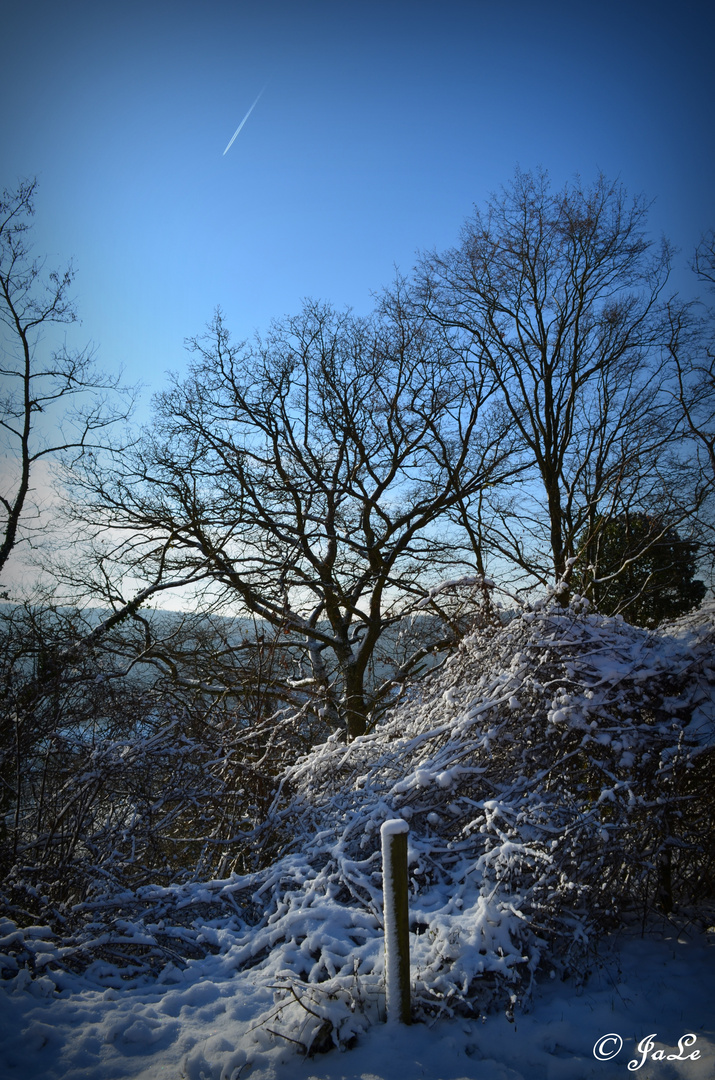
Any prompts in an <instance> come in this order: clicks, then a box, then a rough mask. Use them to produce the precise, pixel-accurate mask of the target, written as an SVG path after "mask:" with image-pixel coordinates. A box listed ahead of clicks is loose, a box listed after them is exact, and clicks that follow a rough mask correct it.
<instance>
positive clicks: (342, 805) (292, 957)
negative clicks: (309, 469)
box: [0, 602, 715, 1080]
mask: <svg viewBox="0 0 715 1080" xmlns="http://www.w3.org/2000/svg"><path fill="white" fill-rule="evenodd" d="M714 640H715V605H710V607H709V609H707V610H703V611H701V612H700V613H698V614H697V616H693V617H689V618H688V619H686V620H680V621H679V622H678V623H677V624H673V626H671V627H666V628H665V629H664V630H662V631H658V632H657V633H649V632H647V631H642V630H639V629H637V628H634V627H629V626H628V625H627V624H626V623H624V622H623V621H622V620H616V619H612V620H608V619H605V618H602V617H600V616H597V615H595V614H589V613H588V612H585V613H584V612H583V611H581V610H579V611H578V612H576V611H569V610H567V609H562V608H560V607H559V606H556V607H554V606H553V605H550V604H549V603H548V602H547V603H545V604H544V605H542V606H541V607H539V608H538V609H537V610H534V611H532V612H527V613H526V614H525V615H523V616H522V617H521V618H518V617H515V618H514V619H513V620H512V621H510V622H509V624H508V625H507V626H505V627H502V628H501V629H498V630H494V629H492V630H489V631H484V632H483V633H479V632H478V633H476V634H475V635H474V636H473V637H472V638H470V639H467V640H466V641H465V642H463V644H462V646H461V647H460V649H459V650H458V652H456V653H455V655H454V656H452V657H451V658H450V659H448V660H447V661H446V662H445V664H444V665H443V666H442V668H441V669H439V670H438V671H436V672H435V673H433V675H431V676H430V677H429V678H428V679H427V680H425V681H424V682H423V683H421V684H419V685H418V686H416V687H413V688H412V689H410V690H408V691H407V692H406V693H405V694H404V695H403V697H402V699H401V700H400V702H398V703H397V704H396V705H395V707H394V709H393V710H392V711H391V714H390V716H389V717H388V719H387V721H386V722H385V723H384V724H383V725H381V726H380V727H378V728H376V729H375V730H374V731H372V732H370V733H369V734H368V735H366V736H363V737H361V738H359V739H356V740H354V741H353V742H352V743H351V744H350V745H349V746H347V747H346V746H345V744H344V743H342V742H341V741H340V739H339V737H333V738H331V739H329V740H328V741H327V742H326V743H325V744H323V745H322V746H319V747H316V748H315V749H314V750H313V751H312V752H311V753H310V754H308V755H306V757H305V758H303V759H301V760H300V761H298V762H297V763H296V765H295V766H294V767H293V768H292V769H290V770H288V772H287V773H286V774H285V776H284V777H283V780H284V783H282V784H281V788H280V790H279V794H278V795H277V797H276V801H275V803H274V805H273V807H272V809H271V811H270V814H269V819H268V822H267V827H266V828H267V831H268V832H269V833H270V836H272V837H273V838H275V837H280V838H282V839H281V841H280V844H278V842H277V841H276V840H275V839H273V840H271V843H273V844H274V847H273V848H272V849H271V850H272V851H273V852H274V855H272V856H271V860H266V859H264V860H263V863H260V864H259V863H257V864H256V865H259V866H260V869H257V870H256V871H255V872H253V873H246V874H244V875H239V874H232V875H231V876H230V877H228V878H226V879H214V880H199V881H185V882H183V883H177V884H174V885H169V886H166V885H164V886H159V885H151V884H149V885H143V886H142V887H141V888H138V889H137V890H136V891H135V892H132V891H131V890H127V889H121V890H120V891H118V892H115V893H112V892H111V890H110V889H109V888H108V887H105V886H104V885H103V883H102V882H99V883H98V885H97V891H96V893H93V894H92V895H91V896H90V897H88V898H87V899H86V900H83V901H82V902H81V903H77V904H75V905H74V906H73V907H72V908H71V909H70V908H67V909H66V911H65V913H64V915H63V914H62V913H61V912H60V913H57V912H54V909H51V907H50V906H47V905H45V906H44V907H42V905H41V903H40V898H38V899H37V905H38V906H37V910H36V912H35V913H34V914H33V915H32V916H29V915H28V916H27V917H26V918H25V919H24V921H25V922H27V923H28V925H24V926H23V925H22V921H23V917H22V912H20V911H19V909H17V908H15V909H13V910H12V911H9V912H8V914H12V916H13V917H12V918H9V917H8V918H2V919H0V967H2V981H1V982H0V1047H1V1049H0V1080H13V1078H15V1077H17V1078H18V1080H20V1078H22V1080H40V1078H42V1080H45V1078H47V1080H80V1078H82V1080H132V1078H143V1080H154V1078H159V1077H170V1078H172V1080H245V1077H247V1076H250V1077H255V1078H256V1080H283V1078H285V1080H288V1077H289V1076H290V1077H291V1078H293V1077H297V1078H298V1080H301V1078H302V1080H310V1078H315V1080H338V1078H348V1077H361V1080H371V1078H372V1080H397V1078H398V1077H399V1078H400V1080H402V1078H403V1077H412V1076H415V1077H419V1076H426V1077H429V1078H432V1080H462V1078H466V1077H477V1076H478V1077H479V1078H480V1080H522V1078H523V1080H526V1078H527V1077H529V1078H530V1080H531V1078H534V1080H562V1078H563V1080H571V1078H574V1080H581V1078H585V1080H588V1078H591V1077H593V1078H599V1080H600V1078H603V1080H612V1078H615V1077H618V1076H625V1075H626V1074H627V1073H628V1072H629V1071H630V1072H636V1073H638V1074H639V1075H641V1076H644V1077H646V1076H647V1077H648V1078H649V1080H678V1078H682V1080H706V1078H711V1077H712V1076H713V1075H715V1027H714V1017H715V1009H714V1008H713V1005H714V1004H715V964H713V959H714V958H715V954H714V953H713V946H714V945H715V914H714V913H713V912H712V911H709V910H708V909H707V907H706V906H705V904H704V899H705V897H704V895H703V893H702V888H701V885H700V884H699V882H706V883H707V882H708V881H709V882H710V884H711V883H712V876H711V877H710V878H708V876H707V875H708V873H710V874H711V870H709V869H708V866H709V865H710V864H707V862H706V861H704V860H705V856H704V855H703V851H705V850H706V847H707V845H703V844H702V842H701V841H702V839H703V837H704V836H705V835H706V830H707V828H709V827H711V825H710V826H708V825H707V824H706V820H707V819H706V815H707V813H708V807H709V806H711V803H710V802H709V801H708V799H709V797H708V798H706V796H707V790H708V789H707V785H708V783H710V780H711V778H712V773H711V771H708V769H709V768H711V766H709V764H708V763H709V762H711V761H712V748H713V745H715V704H714V703H715V676H714V674H713V668H712V655H713V641H714ZM683 776H687V777H690V780H688V784H689V785H690V786H689V787H688V793H687V798H686V797H684V796H683V795H682V794H681V793H679V792H680V789H679V788H678V787H677V784H678V783H682V782H683V781H682V777H683ZM690 791H692V795H691V794H690V793H689V792H690ZM408 820H409V826H408V824H407V822H408ZM408 828H409V846H408V864H409V865H408V874H409V879H410V884H409V905H410V935H409V940H410V959H411V969H410V978H411V985H412V1001H413V1009H414V1011H413V1016H414V1018H415V1019H418V1020H421V1021H423V1022H422V1023H420V1024H413V1025H412V1026H411V1027H409V1028H404V1029H403V1028H402V1027H400V1026H397V1025H395V1026H393V1025H386V1024H385V1023H384V1020H385V950H384V933H383V931H384V919H383V891H382V885H383V882H382V874H381V872H380V871H381V865H380V850H379V846H380V841H379V840H378V837H377V833H378V831H379V832H380V833H381V840H382V841H383V842H386V841H387V840H388V838H389V837H390V835H391V834H395V833H404V832H406V831H407V829H408ZM257 835H258V834H257ZM258 842H260V837H259V840H258ZM663 852H666V853H667V854H668V857H669V858H671V859H672V871H673V880H674V881H675V880H676V879H677V881H678V883H679V885H678V887H679V888H681V892H682V890H685V892H684V893H683V895H685V893H687V890H688V888H689V887H690V886H689V883H694V884H693V886H692V889H693V890H694V893H693V892H692V891H691V893H688V899H687V902H682V903H681V904H680V906H679V907H677V908H676V911H677V914H676V915H672V916H671V917H670V918H669V919H667V918H665V917H664V916H662V915H661V916H659V917H656V915H655V913H654V912H655V906H654V903H655V900H654V898H655V894H656V887H657V883H658V877H657V872H658V866H659V863H658V859H659V858H660V857H661V855H662V854H663ZM698 859H700V862H698ZM691 861H692V866H691V865H690V862H691ZM266 863H268V865H266ZM698 875H701V876H700V877H699V876H698ZM387 876H389V875H388V874H387V873H386V877H387ZM705 887H709V886H708V885H707V884H706V885H705V886H703V888H705ZM102 890H104V891H102ZM698 890H700V891H698ZM33 911H34V909H33ZM638 912H640V913H641V914H640V915H639V916H638V917H636V913H638ZM45 920H47V922H45ZM388 921H389V920H388ZM29 924H31V925H29ZM615 927H618V928H619V929H618V930H617V931H616V930H615V929H613V928H615ZM118 957H124V960H123V961H122V960H120V959H118ZM688 1036H692V1037H693V1038H694V1039H695V1042H692V1041H690V1042H689V1041H688V1038H687V1037H688ZM621 1040H622V1046H621V1048H620V1050H619V1053H618V1054H617V1055H616V1056H614V1057H612V1058H611V1057H609V1056H608V1054H609V1053H610V1051H611V1050H613V1049H616V1048H618V1047H619V1046H620V1044H621ZM679 1043H680V1046H681V1048H682V1052H680V1051H679V1050H678V1046H679ZM639 1046H640V1047H641V1049H640V1051H639V1050H638V1047H639ZM594 1048H595V1055H594ZM324 1051H327V1052H326V1053H324ZM341 1051H342V1052H341ZM696 1053H697V1054H699V1055H700V1056H699V1057H697V1058H693V1057H689V1056H688V1055H692V1054H696ZM599 1054H600V1055H601V1057H600V1059H599V1057H598V1055H599ZM311 1055H312V1056H311ZM631 1062H632V1067H631V1068H630V1069H629V1067H628V1066H629V1063H631ZM639 1062H642V1063H641V1064H639Z"/></svg>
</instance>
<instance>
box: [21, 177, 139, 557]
mask: <svg viewBox="0 0 715 1080" xmlns="http://www.w3.org/2000/svg"><path fill="white" fill-rule="evenodd" d="M36 186H37V185H36V181H34V180H32V181H25V182H22V183H20V184H19V186H18V187H17V188H16V190H14V191H8V190H5V191H4V192H3V194H2V196H1V197H0V320H1V324H2V331H1V333H2V360H1V361H0V377H1V379H2V389H1V391H0V432H1V433H2V437H3V438H2V446H1V447H0V453H2V454H3V456H4V458H5V468H4V470H3V473H4V477H3V480H2V488H1V489H0V572H2V570H3V568H4V567H5V565H6V563H7V560H8V558H9V557H10V554H11V552H12V551H13V549H14V548H15V547H16V546H17V545H18V544H19V543H21V542H28V541H30V540H31V539H32V538H33V536H34V535H36V531H37V529H38V528H42V527H43V525H44V522H43V521H41V520H40V521H39V522H38V520H37V513H38V511H37V507H33V505H32V486H33V473H34V471H35V470H36V467H37V465H38V463H40V462H41V461H43V460H47V459H51V460H53V459H54V460H56V459H57V458H58V457H61V456H63V455H64V456H65V458H66V457H67V456H68V455H79V454H82V453H84V452H87V451H88V450H91V449H93V448H96V447H97V445H98V442H99V440H100V438H101V433H102V432H104V431H105V430H106V429H107V428H108V427H109V426H111V425H113V424H115V423H116V422H117V421H119V420H123V419H126V417H127V415H128V412H129V410H130V408H131V404H132V395H131V393H128V392H127V391H122V388H121V386H120V375H107V374H104V373H102V372H100V371H99V370H98V369H97V367H96V364H95V362H94V357H93V353H92V350H91V349H89V348H87V349H84V350H81V351H72V350H70V349H68V348H67V347H66V346H64V345H60V346H59V347H58V348H57V349H56V350H55V351H54V352H49V354H48V352H47V349H46V347H45V344H44V342H43V340H42V338H43V333H44V332H45V331H46V330H47V329H48V327H50V326H52V325H56V324H63V323H64V324H67V323H73V322H76V321H77V313H76V309H75V305H74V302H73V300H72V298H71V296H70V288H71V285H72V281H73V278H74V271H73V269H72V266H71V265H70V266H68V267H66V268H65V269H62V270H52V271H49V272H48V271H46V268H45V263H44V260H42V259H38V258H34V257H33V255H32V249H31V245H30V242H29V230H30V228H31V219H32V216H33V214H34V198H35V192H36ZM58 410H59V416H58V415H57V413H58ZM33 510H34V514H33V513H32V511H33ZM33 517H34V522H33V521H32V518H33Z"/></svg>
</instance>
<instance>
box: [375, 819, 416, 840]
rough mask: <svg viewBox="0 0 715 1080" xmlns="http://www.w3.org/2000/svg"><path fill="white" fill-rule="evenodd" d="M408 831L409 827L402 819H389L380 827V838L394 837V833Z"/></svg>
mask: <svg viewBox="0 0 715 1080" xmlns="http://www.w3.org/2000/svg"><path fill="white" fill-rule="evenodd" d="M409 831H410V826H409V825H408V824H407V822H406V821H403V820H402V818H390V820H389V821H383V823H382V825H381V826H380V835H381V836H395V835H396V833H406V832H409Z"/></svg>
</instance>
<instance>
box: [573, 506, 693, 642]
mask: <svg viewBox="0 0 715 1080" xmlns="http://www.w3.org/2000/svg"><path fill="white" fill-rule="evenodd" d="M582 548H583V550H584V552H585V557H584V559H583V561H582V563H581V565H580V566H579V567H577V568H576V572H575V573H574V577H573V585H574V589H575V590H576V591H578V592H582V593H583V594H584V595H586V596H588V597H589V599H591V600H592V601H593V603H594V604H595V606H596V607H597V608H598V610H599V611H600V612H602V613H603V614H605V615H615V614H617V613H621V614H623V616H624V618H626V619H627V620H628V622H630V623H633V624H634V625H635V626H648V627H652V626H657V625H658V624H659V623H661V622H663V621H664V620H666V619H675V618H677V617H678V616H679V615H684V614H686V612H688V611H691V610H692V609H693V608H694V607H696V606H697V605H698V604H699V603H700V602H701V600H702V599H703V598H704V596H705V592H706V589H705V584H704V582H702V581H700V580H699V579H698V578H696V577H695V574H696V572H697V555H698V548H699V545H698V544H696V543H694V542H692V541H689V540H683V539H682V538H681V537H680V536H679V534H678V532H677V530H676V529H675V528H672V527H669V526H667V525H665V524H664V523H663V522H662V521H661V520H659V519H658V518H657V517H655V516H653V515H650V514H645V513H631V514H622V515H620V516H619V517H616V518H613V519H612V520H611V521H609V522H608V524H606V525H604V527H603V528H602V529H601V530H600V531H599V533H598V535H597V536H596V538H595V540H594V541H592V542H590V543H587V542H586V539H585V538H584V540H583V543H582Z"/></svg>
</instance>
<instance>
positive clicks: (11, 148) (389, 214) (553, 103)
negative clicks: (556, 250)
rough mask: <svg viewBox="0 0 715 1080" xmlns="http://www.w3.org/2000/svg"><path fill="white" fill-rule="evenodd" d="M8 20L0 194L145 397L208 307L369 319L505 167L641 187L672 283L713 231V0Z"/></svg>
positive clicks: (109, 10)
mask: <svg viewBox="0 0 715 1080" xmlns="http://www.w3.org/2000/svg"><path fill="white" fill-rule="evenodd" d="M4 7H5V10H4V14H3V38H4V48H3V63H2V67H1V68H0V86H1V87H2V95H3V97H2V100H3V108H2V118H1V120H0V145H1V146H2V147H3V151H2V169H1V170H0V185H1V186H3V187H6V186H14V184H15V182H16V180H17V178H18V177H20V176H23V177H24V176H31V175H37V176H38V178H39V181H40V190H39V194H38V200H37V209H38V212H37V217H36V223H37V224H36V235H35V242H36V249H37V252H38V253H47V254H48V255H49V262H50V263H60V262H64V261H66V260H67V259H69V258H70V257H71V258H72V259H73V260H74V262H75V265H76V268H77V278H76V283H75V295H76V298H77V302H78V306H79V309H80V313H81V316H82V319H83V323H82V326H81V328H80V329H79V330H78V331H77V336H76V338H75V339H73V340H76V342H77V344H82V343H84V342H85V341H87V340H91V341H93V342H94V343H95V344H96V345H97V347H98V352H99V357H100V358H101V360H102V362H103V363H104V365H105V366H107V367H116V366H117V365H119V364H120V363H121V364H123V365H124V366H125V367H126V370H127V375H128V377H129V378H130V379H131V380H142V381H143V382H144V383H146V384H147V386H148V391H147V394H148V393H149V392H150V391H151V390H156V389H159V388H160V387H161V386H162V384H163V379H164V372H165V371H166V370H167V369H170V368H173V369H181V368H182V366H183V365H184V363H185V361H186V354H185V353H184V351H183V344H182V343H183V340H184V338H185V337H187V336H190V335H196V334H200V333H201V332H202V330H203V328H204V326H205V324H206V322H207V321H208V320H209V319H210V318H211V315H212V312H213V310H214V308H215V307H216V305H217V304H220V305H221V306H222V307H223V309H224V311H225V313H226V316H227V321H228V324H229V326H230V327H231V328H232V331H233V333H234V336H235V337H238V338H241V337H246V336H249V335H250V334H251V333H252V331H253V330H254V329H255V328H261V327H265V326H266V325H267V324H268V322H269V320H270V319H271V318H272V317H274V316H281V315H283V314H287V313H293V312H295V311H297V310H298V309H299V307H300V304H301V300H302V298H303V297H306V296H311V297H314V298H321V299H324V300H331V301H333V302H334V303H335V304H336V305H337V306H339V307H341V306H344V305H346V304H349V305H351V306H353V307H354V308H355V309H356V310H357V311H366V310H368V309H369V307H370V305H371V296H370V294H371V291H372V290H379V289H380V287H381V286H383V285H385V284H387V283H388V282H389V281H390V280H391V278H392V276H393V274H394V267H395V265H397V266H399V267H400V268H401V269H402V270H403V271H408V270H409V269H410V267H411V266H412V264H413V262H414V259H415V254H416V252H417V250H418V249H425V248H431V247H437V248H444V247H446V246H449V245H450V244H452V243H453V242H454V241H455V240H456V238H457V234H458V230H459V227H460V225H461V223H462V222H463V221H464V219H465V218H466V217H467V216H468V215H469V213H470V212H471V209H472V206H473V204H474V203H478V204H479V203H482V202H483V200H484V199H485V197H486V196H487V195H488V193H489V192H490V191H492V190H494V189H495V188H498V187H499V186H500V185H501V184H502V183H505V182H508V181H509V179H510V178H511V176H512V175H513V171H514V168H515V166H516V165H517V164H519V165H520V166H521V167H522V168H524V169H529V168H533V167H536V166H539V165H542V166H544V167H545V168H546V169H548V170H549V172H550V174H551V176H552V178H553V180H554V182H555V183H556V184H557V185H559V186H560V185H561V184H563V183H564V182H565V181H566V180H568V179H569V178H570V177H571V176H573V174H574V173H576V172H580V173H581V175H582V176H583V177H584V178H585V179H588V180H590V179H591V178H593V177H594V176H595V175H596V174H597V172H598V171H599V170H602V171H603V172H604V173H606V175H607V176H609V177H616V176H619V177H620V178H621V180H622V181H623V183H624V184H625V186H626V187H627V188H628V189H629V190H630V191H632V192H640V191H642V192H645V193H646V194H647V195H648V196H649V197H650V198H652V199H654V200H655V203H654V207H653V210H652V214H651V222H652V226H653V230H654V234H655V235H656V236H657V235H659V234H660V233H665V234H666V235H668V236H669V237H670V238H671V239H672V240H673V241H674V243H675V244H676V245H677V246H678V247H679V248H681V249H682V256H681V265H682V267H684V266H685V264H686V262H687V258H688V257H689V255H690V253H691V250H692V248H693V247H694V245H695V243H696V242H697V240H698V238H699V236H700V234H701V233H702V232H703V231H704V230H705V229H706V228H709V227H712V226H714V225H715V206H714V205H713V194H714V193H715V176H714V172H715V153H714V147H713V143H714V139H715V124H713V118H712V114H713V106H714V105H715V93H714V83H715V73H714V65H713V63H712V44H713V39H714V35H713V31H714V30H715V14H714V12H713V6H712V5H711V4H708V5H706V4H705V3H692V2H689V0H684V2H682V3H680V4H679V5H677V6H676V5H673V4H667V5H666V4H660V3H658V2H655V0H653V2H650V3H645V2H629V0H621V2H618V3H614V2H611V0H602V2H599V3H580V2H578V0H571V2H570V3H561V2H549V0H541V2H540V3H537V2H536V0H528V2H527V0H511V2H506V0H490V2H485V0H472V2H464V0H456V2H455V0H442V2H441V3H439V2H427V0H423V2H420V0H416V2H411V3H408V2H403V0H397V2H391V0H383V2H382V3H374V2H372V0H360V2H357V0H354V2H353V0H351V2H341V0H333V2H327V0H326V2H323V0H304V2H298V0H295V2H292V3H289V2H287V0H282V2H278V0H265V2H261V0H255V2H253V3H250V4H249V3H244V2H242V0H233V2H212V0H206V2H204V3H202V4H198V3H182V2H181V0H174V2H171V3H168V2H167V3H162V2H152V0H145V2H144V3H137V2H135V0H125V2H123V3H121V4H120V3H105V2H102V0H92V2H89V0H68V2H64V3H61V4H59V3H57V2H56V0H54V2H52V3H50V2H48V0H24V2H23V3H19V2H17V0H15V3H12V4H10V3H8V4H6V5H5V6H4ZM264 85H266V89H265V92H264V93H263V96H262V97H261V100H260V101H259V103H258V105H257V106H256V108H255V110H254V112H253V113H252V115H251V117H250V118H249V120H248V122H247V123H246V125H245V126H244V128H243V130H242V131H241V133H240V135H239V136H238V138H237V139H236V141H235V142H234V144H233V146H232V147H231V149H230V150H229V151H228V153H227V154H226V155H224V154H223V150H224V148H225V146H226V144H227V142H228V141H229V139H230V138H231V135H232V134H233V132H234V131H235V129H236V127H237V126H238V124H239V122H240V120H241V118H242V117H243V116H244V114H245V113H246V111H247V110H248V108H249V107H250V105H251V103H252V102H253V101H254V99H255V97H256V95H257V94H258V93H259V91H260V90H261V88H262V87H263V86H264ZM674 281H675V284H676V285H677V286H678V287H680V288H690V280H689V278H688V277H687V276H686V274H685V272H684V270H681V271H680V272H679V273H678V274H677V275H676V277H675V278H674ZM73 333H74V331H73Z"/></svg>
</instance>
